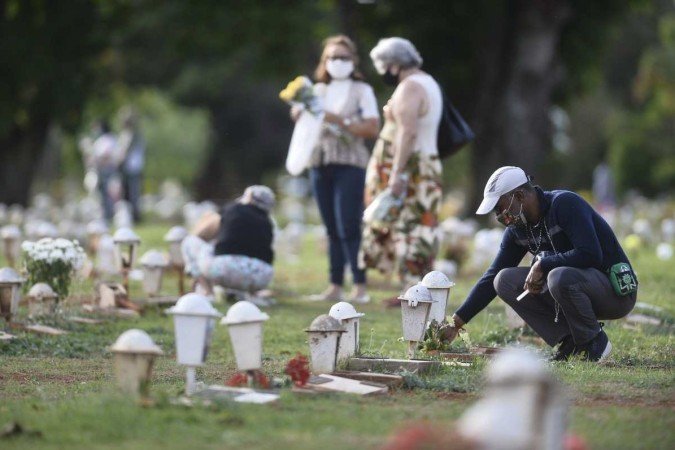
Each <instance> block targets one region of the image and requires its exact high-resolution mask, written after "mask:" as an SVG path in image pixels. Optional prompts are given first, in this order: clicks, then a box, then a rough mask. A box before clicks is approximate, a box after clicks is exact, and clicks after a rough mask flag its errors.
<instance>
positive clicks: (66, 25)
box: [0, 0, 115, 203]
mask: <svg viewBox="0 0 675 450" xmlns="http://www.w3.org/2000/svg"><path fill="white" fill-rule="evenodd" d="M114 21H115V14H114V11H112V10H110V9H108V8H106V6H105V5H104V4H99V2H94V1H87V0H72V1H68V2H54V1H46V0H24V1H21V0H0V42H2V45H1V46H0V73H2V83H0V201H2V202H5V203H26V202H27V200H28V198H27V197H28V192H29V189H30V185H31V182H32V181H33V176H34V173H35V171H34V170H33V169H34V168H35V165H36V162H37V161H39V159H40V156H41V155H42V153H43V151H44V147H45V141H46V138H47V133H48V130H49V128H50V126H52V125H54V124H61V125H64V126H66V127H73V126H75V125H76V124H77V123H78V122H79V117H80V113H81V108H82V105H83V104H84V102H85V100H86V99H87V97H88V96H89V95H91V94H92V93H95V92H96V90H97V86H96V84H95V80H96V73H97V69H98V67H100V66H101V64H105V57H106V55H105V54H103V53H102V52H103V50H104V49H105V48H106V44H107V39H108V33H109V28H110V26H111V25H112V24H113V23H114Z"/></svg>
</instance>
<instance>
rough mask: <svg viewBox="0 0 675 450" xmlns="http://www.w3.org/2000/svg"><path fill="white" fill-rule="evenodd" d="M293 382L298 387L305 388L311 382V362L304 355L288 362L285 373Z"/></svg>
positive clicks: (299, 355)
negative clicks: (308, 381)
mask: <svg viewBox="0 0 675 450" xmlns="http://www.w3.org/2000/svg"><path fill="white" fill-rule="evenodd" d="M284 372H285V373H286V374H287V375H288V376H290V377H291V380H293V384H295V385H296V386H298V387H301V386H304V385H305V384H307V380H309V375H310V374H309V361H307V358H306V357H305V356H304V355H301V354H300V353H298V355H297V356H296V357H295V358H293V359H291V360H290V361H288V364H286V370H285V371H284Z"/></svg>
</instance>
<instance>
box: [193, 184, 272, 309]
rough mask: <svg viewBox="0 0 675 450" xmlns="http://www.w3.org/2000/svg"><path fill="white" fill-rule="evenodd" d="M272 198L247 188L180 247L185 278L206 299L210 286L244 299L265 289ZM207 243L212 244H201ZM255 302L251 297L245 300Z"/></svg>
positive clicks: (268, 192)
mask: <svg viewBox="0 0 675 450" xmlns="http://www.w3.org/2000/svg"><path fill="white" fill-rule="evenodd" d="M274 204H275V196H274V192H273V191H272V190H271V189H270V188H268V187H267V186H261V185H254V186H249V187H247V188H246V190H245V191H244V194H243V195H242V196H241V197H240V198H239V199H237V200H236V201H234V202H232V203H228V204H226V205H225V206H224V207H223V209H222V210H221V212H220V214H211V215H209V216H208V217H207V218H206V219H205V220H204V221H202V223H200V224H198V225H197V227H196V229H195V230H193V232H192V234H191V235H189V236H187V237H186V238H185V239H184V240H183V243H182V251H183V259H184V260H185V272H186V273H187V274H189V275H190V276H191V277H192V278H193V279H194V280H195V281H196V284H197V285H198V286H199V287H200V288H201V290H203V291H204V292H205V293H207V294H211V293H212V288H213V286H214V285H219V286H222V287H224V288H225V289H230V290H235V291H242V292H244V293H247V294H254V293H255V292H258V291H261V290H263V289H266V288H267V287H268V286H269V284H270V283H271V281H272V277H273V276H274V269H273V267H272V263H273V260H274V252H273V250H272V244H273V238H274V225H273V222H272V218H271V217H270V212H271V211H272V208H274ZM209 238H213V239H214V241H215V243H211V242H208V241H207V240H205V239H209ZM251 300H252V301H254V302H255V301H256V298H255V297H252V298H251Z"/></svg>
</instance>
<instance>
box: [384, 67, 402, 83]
mask: <svg viewBox="0 0 675 450" xmlns="http://www.w3.org/2000/svg"><path fill="white" fill-rule="evenodd" d="M381 77H382V81H383V82H384V84H386V85H387V86H396V85H397V84H398V75H394V74H393V73H391V69H387V70H386V71H385V72H384V73H383V74H382V75H381Z"/></svg>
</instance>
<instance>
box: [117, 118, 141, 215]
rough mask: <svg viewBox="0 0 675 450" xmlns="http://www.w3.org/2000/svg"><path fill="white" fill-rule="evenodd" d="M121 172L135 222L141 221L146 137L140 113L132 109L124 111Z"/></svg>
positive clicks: (119, 141)
mask: <svg viewBox="0 0 675 450" xmlns="http://www.w3.org/2000/svg"><path fill="white" fill-rule="evenodd" d="M118 146H119V158H120V160H121V161H122V163H121V165H120V174H121V176H122V186H123V190H124V199H125V200H126V201H128V202H129V204H130V205H131V212H132V215H133V219H134V222H135V223H138V222H140V221H141V208H140V202H141V195H142V193H143V168H144V167H145V139H144V138H143V135H142V134H141V131H140V127H139V123H138V115H137V114H136V113H135V112H134V111H133V110H131V109H127V110H125V111H123V113H122V131H121V132H120V135H119V140H118Z"/></svg>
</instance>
